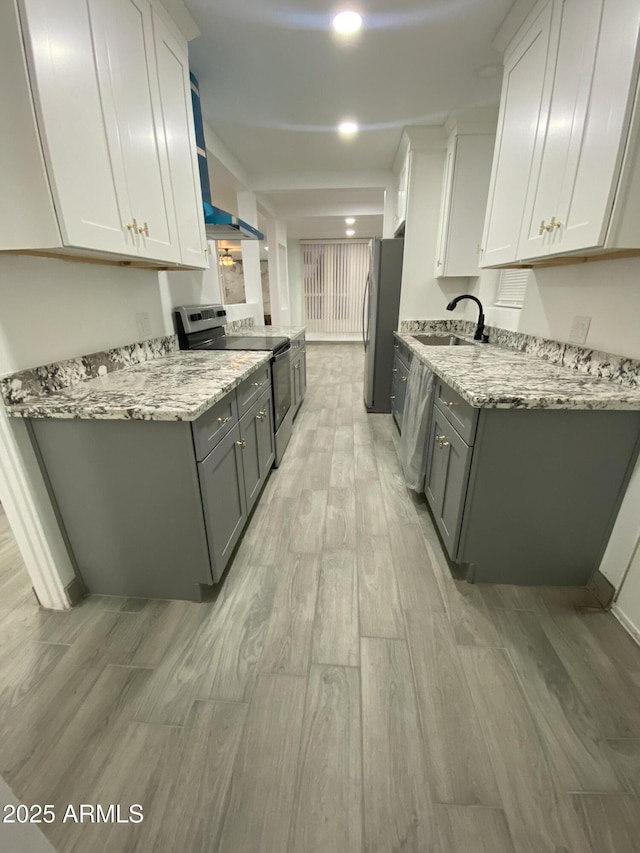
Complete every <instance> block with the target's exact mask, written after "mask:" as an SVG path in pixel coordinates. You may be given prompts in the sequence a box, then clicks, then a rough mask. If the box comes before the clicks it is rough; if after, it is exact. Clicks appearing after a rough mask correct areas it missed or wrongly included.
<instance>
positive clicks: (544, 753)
mask: <svg viewBox="0 0 640 853" xmlns="http://www.w3.org/2000/svg"><path fill="white" fill-rule="evenodd" d="M307 369H308V390H307V397H306V400H305V402H304V404H303V406H302V409H301V410H300V414H299V415H298V417H297V419H296V422H295V425H294V433H293V439H292V441H291V444H290V445H289V449H288V451H287V454H286V456H285V459H284V462H283V464H282V466H281V468H280V469H278V470H276V471H273V472H272V474H271V476H270V479H269V481H268V482H267V485H266V488H265V493H264V494H263V496H262V498H261V500H260V501H259V504H258V506H257V509H256V511H255V514H254V517H253V519H252V520H251V522H250V524H249V527H248V530H247V532H246V535H245V536H244V539H243V540H242V542H241V543H240V546H239V549H238V552H237V554H236V556H235V558H234V560H233V562H232V565H231V568H230V570H229V572H228V575H227V577H226V580H225V582H224V584H223V585H222V588H221V590H220V592H219V594H218V596H217V599H216V600H214V601H211V602H210V603H207V604H201V605H199V604H192V603H189V602H178V601H172V602H169V601H158V600H152V601H146V600H140V599H116V598H106V597H96V596H94V597H90V598H88V599H87V600H86V601H85V602H84V603H83V604H82V605H81V606H80V607H78V608H75V609H74V610H73V611H71V612H69V613H46V612H40V611H38V610H37V609H36V607H35V606H34V603H33V598H32V596H31V592H30V589H29V585H28V581H27V579H26V575H25V574H24V572H23V570H22V569H21V563H20V558H19V554H18V552H17V548H16V547H15V543H13V540H12V537H11V534H10V531H9V530H8V527H7V525H6V519H5V518H4V515H3V514H2V513H1V511H0V640H1V643H0V735H1V737H0V774H1V775H2V776H3V777H4V778H5V780H6V781H7V782H8V784H9V785H10V786H11V787H12V789H13V790H14V792H15V793H16V795H17V796H19V797H20V799H21V800H22V802H23V803H27V804H34V803H39V804H44V803H51V804H54V806H55V811H56V815H57V820H56V821H55V823H53V824H51V825H50V826H44V825H42V826H41V829H42V830H43V831H44V832H45V834H46V835H47V836H48V838H49V839H50V840H51V842H52V843H53V845H54V846H55V847H56V849H57V850H58V851H60V853H67V851H78V853H85V851H92V853H98V851H105V853H106V851H109V853H120V851H155V853H165V851H176V853H177V851H181V853H192V851H211V852H212V853H214V851H217V853H254V851H255V853H258V851H260V853H285V851H289V853H331V851H334V853H360V851H365V850H366V851H367V853H395V851H403V853H405V851H413V853H423V851H424V853H432V851H433V853H557V851H571V853H609V851H611V853H632V852H633V851H640V801H639V799H638V798H639V797H640V648H638V647H637V646H636V645H635V644H634V643H633V642H632V640H631V639H630V638H629V637H628V636H627V635H626V633H625V632H624V630H623V629H622V627H621V626H620V625H619V624H618V623H617V621H616V620H615V619H614V617H613V616H611V615H610V614H608V613H604V612H602V611H601V610H599V609H598V606H597V604H596V602H595V600H594V599H593V598H592V597H591V594H590V593H589V592H588V591H585V590H562V589H552V588H524V587H498V586H484V587H477V586H472V585H468V584H466V583H465V582H459V581H456V580H454V579H453V578H452V576H451V573H450V571H449V568H448V565H447V562H446V560H445V558H444V555H443V552H442V550H441V547H440V544H439V540H438V537H437V535H436V533H435V530H434V527H433V525H432V522H431V519H430V515H429V513H428V511H427V508H426V504H425V503H424V499H423V498H418V497H415V496H410V494H409V493H408V492H407V491H406V489H405V488H404V485H403V479H402V475H401V471H400V468H399V463H398V459H397V455H396V441H397V430H396V429H395V425H394V424H393V421H392V419H391V416H390V415H373V416H370V415H367V414H366V412H365V410H364V407H363V404H362V369H363V357H362V348H361V346H359V345H356V344H346V343H340V344H337V343H336V344H309V343H308V344H307ZM70 803H72V804H76V805H77V804H79V803H94V804H95V803H101V804H102V805H103V807H105V808H106V806H107V805H108V804H111V803H114V804H120V806H121V812H122V815H123V816H126V815H128V810H129V805H130V804H131V803H139V804H142V805H143V807H144V821H143V822H142V823H138V824H133V823H132V824H122V825H118V824H91V823H90V824H85V825H81V826H80V825H74V824H73V823H66V824H63V823H62V821H61V818H62V815H63V814H64V811H65V808H66V806H67V805H68V804H70Z"/></svg>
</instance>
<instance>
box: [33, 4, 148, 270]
mask: <svg viewBox="0 0 640 853" xmlns="http://www.w3.org/2000/svg"><path fill="white" fill-rule="evenodd" d="M21 11H22V15H21V17H22V26H23V33H24V38H25V45H26V48H27V53H28V55H29V60H30V62H29V64H30V76H31V85H32V90H33V92H34V97H35V104H36V111H37V115H38V125H39V131H40V135H41V138H42V143H43V148H44V153H45V160H46V164H47V172H48V175H49V181H50V183H51V188H52V192H53V197H54V201H55V206H56V213H57V216H58V222H59V226H60V230H61V234H62V241H63V243H64V244H65V245H67V246H72V247H78V248H82V249H96V250H99V251H105V252H116V253H118V254H126V255H135V254H137V248H136V238H135V236H134V234H133V233H132V231H131V230H130V229H127V227H126V224H127V223H129V222H130V221H131V218H132V213H131V209H130V207H129V199H128V196H127V192H126V180H125V175H124V166H123V162H122V158H121V157H118V156H115V157H114V156H113V153H114V152H113V151H112V150H110V148H109V145H108V143H107V134H106V129H105V121H104V116H103V112H102V108H101V101H100V90H99V85H98V79H97V75H96V67H95V61H94V53H93V39H92V25H93V20H92V18H93V6H92V5H91V4H88V3H84V2H80V0H56V2H55V3H51V2H50V0H22V9H21Z"/></svg>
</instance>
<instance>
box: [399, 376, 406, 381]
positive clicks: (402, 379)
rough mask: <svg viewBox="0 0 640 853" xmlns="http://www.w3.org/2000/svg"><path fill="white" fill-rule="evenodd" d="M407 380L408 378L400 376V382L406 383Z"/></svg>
mask: <svg viewBox="0 0 640 853" xmlns="http://www.w3.org/2000/svg"><path fill="white" fill-rule="evenodd" d="M407 378H408V377H406V376H401V377H400V382H406V381H407Z"/></svg>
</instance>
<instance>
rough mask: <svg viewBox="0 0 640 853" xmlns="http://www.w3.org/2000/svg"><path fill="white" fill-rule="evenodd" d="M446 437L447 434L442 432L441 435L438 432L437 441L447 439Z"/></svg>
mask: <svg viewBox="0 0 640 853" xmlns="http://www.w3.org/2000/svg"><path fill="white" fill-rule="evenodd" d="M445 438H446V436H445V435H443V434H440V435H438V434H436V441H437V442H441V441H444V440H445Z"/></svg>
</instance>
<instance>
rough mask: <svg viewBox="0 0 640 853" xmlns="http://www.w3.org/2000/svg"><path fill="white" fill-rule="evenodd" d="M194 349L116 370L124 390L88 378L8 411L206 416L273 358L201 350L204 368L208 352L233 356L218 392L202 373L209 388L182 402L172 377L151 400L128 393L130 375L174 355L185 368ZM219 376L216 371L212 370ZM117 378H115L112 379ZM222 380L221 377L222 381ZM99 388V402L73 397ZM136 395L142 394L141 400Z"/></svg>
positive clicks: (78, 416)
mask: <svg viewBox="0 0 640 853" xmlns="http://www.w3.org/2000/svg"><path fill="white" fill-rule="evenodd" d="M193 355H194V353H191V352H185V351H179V352H175V353H171V354H169V355H166V356H164V357H163V358H161V359H155V360H152V361H147V362H144V363H142V364H137V365H134V366H132V367H129V368H125V369H123V370H120V371H118V372H117V373H115V374H110V375H109V376H110V377H113V376H115V377H117V383H118V385H121V384H122V385H123V386H124V387H123V389H120V388H118V389H117V391H115V390H114V389H110V388H109V387H104V386H105V381H106V380H108V378H109V377H99V378H98V379H89V380H86V381H84V382H81V383H79V384H78V385H75V386H74V387H73V388H71V389H64V390H62V391H57V392H54V393H52V394H48V395H44V394H43V395H41V396H39V397H34V398H33V399H31V400H29V401H27V402H24V403H14V404H12V405H6V406H5V408H6V412H7V414H8V416H9V417H11V418H18V419H28V418H36V419H56V420H64V419H66V420H141V421H165V422H166V421H195V420H197V418H199V417H200V416H201V415H203V414H204V413H205V412H206V411H208V409H210V408H211V407H212V406H215V404H216V403H218V402H219V401H220V400H221V399H222V398H223V397H225V396H226V395H227V394H229V393H230V392H231V391H233V390H234V389H235V388H237V387H238V386H239V385H240V384H242V382H243V381H244V380H245V379H247V378H248V377H249V376H251V374H252V373H255V371H256V370H259V369H260V368H261V367H263V366H264V365H265V364H267V363H268V362H269V360H270V358H271V353H269V352H266V351H265V352H246V353H245V352H243V353H242V355H243V356H244V357H245V359H244V361H243V364H242V365H241V366H240V367H236V366H235V365H234V364H233V362H237V361H238V353H226V352H221V351H216V352H215V353H205V352H199V353H198V354H197V358H198V359H199V361H201V362H202V365H203V367H202V369H203V372H205V373H206V370H207V365H206V359H207V356H214V357H215V359H216V363H217V364H220V363H224V361H225V360H226V361H228V362H229V365H228V366H227V365H224V370H225V371H226V370H229V371H233V370H234V369H235V370H236V371H237V372H236V374H235V375H233V376H232V377H231V378H228V377H227V378H225V380H224V381H223V383H222V384H219V385H218V386H217V387H216V388H215V390H214V391H212V390H210V387H211V383H212V382H214V381H215V380H214V379H212V376H211V375H208V376H203V379H202V382H203V385H204V386H205V388H203V391H202V393H200V392H199V391H196V392H195V393H194V391H193V390H192V389H191V390H190V391H189V398H188V399H185V400H184V402H183V403H181V402H180V401H179V395H180V384H178V382H176V384H175V386H174V387H171V384H170V380H167V381H166V382H165V385H166V387H160V388H159V389H158V392H157V394H158V398H159V399H158V400H157V401H154V400H150V401H149V402H145V401H141V400H140V397H141V396H143V395H144V394H145V393H147V392H141V393H139V394H137V392H136V391H135V390H132V391H130V392H127V390H126V380H127V376H130V377H134V378H135V377H139V376H141V375H143V374H145V373H151V371H152V370H154V371H155V370H156V369H157V366H158V364H159V363H161V362H162V363H164V364H166V361H167V359H169V360H171V362H172V367H175V366H177V367H178V368H179V367H180V361H183V362H185V363H187V364H188V363H189V362H190V361H191V360H192V357H193ZM212 375H213V376H215V371H214V372H213V374H212ZM112 381H113V380H112ZM218 381H219V380H218ZM83 392H84V393H85V394H87V393H92V392H96V393H97V394H99V395H101V399H100V401H99V402H98V401H86V400H83V399H82V397H80V398H79V399H77V400H74V399H73V396H74V395H78V394H82V393H83ZM120 393H130V394H131V404H130V405H122V404H121V403H115V402H114V403H112V404H110V403H109V397H110V396H113V397H115V396H116V394H120ZM173 395H175V397H177V398H178V399H177V401H176V400H175V399H174V400H172V401H171V402H170V403H164V402H163V401H162V399H160V397H161V396H173ZM136 397H138V399H137V400H136Z"/></svg>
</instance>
